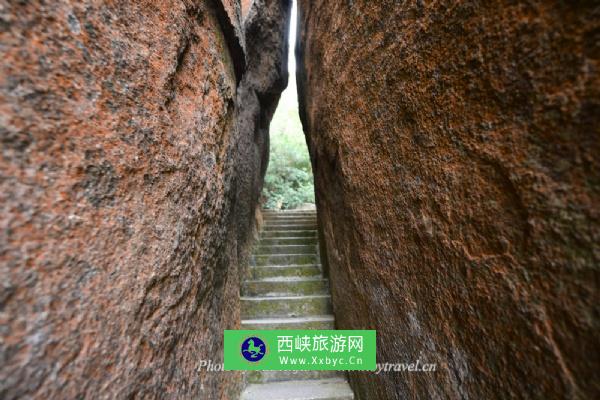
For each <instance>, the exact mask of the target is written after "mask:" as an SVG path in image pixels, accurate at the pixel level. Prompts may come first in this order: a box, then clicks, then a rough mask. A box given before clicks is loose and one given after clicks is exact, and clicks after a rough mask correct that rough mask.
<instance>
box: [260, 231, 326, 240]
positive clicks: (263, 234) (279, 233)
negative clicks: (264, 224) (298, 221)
mask: <svg viewBox="0 0 600 400" xmlns="http://www.w3.org/2000/svg"><path fill="white" fill-rule="evenodd" d="M260 236H261V238H283V237H317V230H316V229H307V230H300V231H299V230H294V231H282V230H277V231H273V230H266V231H262V232H261V234H260Z"/></svg>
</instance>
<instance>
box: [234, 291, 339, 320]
mask: <svg viewBox="0 0 600 400" xmlns="http://www.w3.org/2000/svg"><path fill="white" fill-rule="evenodd" d="M241 301H242V318H243V319H250V318H253V319H258V318H262V317H306V316H311V315H326V314H331V313H332V312H333V309H332V307H331V296H329V295H310V296H280V297H246V296H242V297H241Z"/></svg>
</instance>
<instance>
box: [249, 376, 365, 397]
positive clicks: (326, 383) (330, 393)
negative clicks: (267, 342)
mask: <svg viewBox="0 0 600 400" xmlns="http://www.w3.org/2000/svg"><path fill="white" fill-rule="evenodd" d="M352 399H354V395H353V393H352V389H350V385H348V383H347V382H346V380H345V379H343V378H331V379H319V380H305V381H286V382H277V383H269V384H253V385H249V386H248V387H247V388H246V390H244V392H243V393H242V397H241V400H352Z"/></svg>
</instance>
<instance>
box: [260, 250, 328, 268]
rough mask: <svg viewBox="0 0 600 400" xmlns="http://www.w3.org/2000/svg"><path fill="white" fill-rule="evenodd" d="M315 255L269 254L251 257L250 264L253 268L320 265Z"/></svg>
mask: <svg viewBox="0 0 600 400" xmlns="http://www.w3.org/2000/svg"><path fill="white" fill-rule="evenodd" d="M320 261H321V260H320V259H319V256H318V255H317V254H314V253H313V254H269V255H252V256H251V257H250V262H251V263H253V265H255V266H263V265H301V264H318V263H320Z"/></svg>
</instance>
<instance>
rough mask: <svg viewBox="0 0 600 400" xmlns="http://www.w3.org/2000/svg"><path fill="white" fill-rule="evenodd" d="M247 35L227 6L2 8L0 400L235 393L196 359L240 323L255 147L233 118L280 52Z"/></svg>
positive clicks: (244, 113) (280, 44)
mask: <svg viewBox="0 0 600 400" xmlns="http://www.w3.org/2000/svg"><path fill="white" fill-rule="evenodd" d="M255 3H256V5H253V7H254V6H256V7H265V5H266V4H268V5H269V7H270V8H269V12H266V13H265V14H266V15H269V18H271V19H273V18H275V17H274V16H273V15H272V14H271V13H273V12H278V11H280V12H282V14H280V15H279V16H278V18H279V21H280V26H281V27H285V26H286V21H287V12H288V11H287V10H286V9H285V7H279V8H277V7H272V6H271V5H272V4H273V3H277V4H281V5H286V4H287V2H285V1H272V2H269V1H265V2H255ZM257 18H258V17H257ZM255 24H256V22H255ZM255 24H254V25H255ZM245 31H246V29H245V27H244V26H243V24H242V21H241V8H240V2H239V0H227V1H222V2H221V1H219V0H206V1H191V0H185V1H176V0H167V1H162V2H151V1H128V2H108V1H100V2H99V1H80V2H72V1H55V2H45V1H30V2H9V1H0V54H1V55H2V67H1V70H0V71H1V72H0V140H1V143H2V154H1V158H0V171H1V175H0V210H1V211H0V212H1V216H0V277H1V279H0V285H1V286H0V327H1V328H0V337H1V341H0V397H1V398H3V399H17V398H70V399H75V398H98V397H101V398H206V399H217V398H221V399H226V398H232V399H233V398H235V396H236V392H237V389H238V387H237V386H238V384H239V382H240V380H239V376H238V375H234V374H224V373H208V372H207V371H206V370H205V369H204V370H198V367H199V363H200V360H201V359H207V358H210V359H212V361H213V362H215V363H218V362H220V361H221V357H222V350H221V348H222V340H223V335H222V331H223V329H226V328H235V327H236V323H237V321H239V295H238V293H239V281H240V273H239V271H238V265H244V264H245V261H244V259H245V257H246V256H247V247H248V237H249V235H250V232H251V230H252V225H253V211H254V209H255V206H256V198H257V197H258V193H259V191H260V186H261V184H262V182H261V181H262V171H264V169H265V167H264V164H265V163H266V162H267V157H266V146H267V145H268V140H267V138H266V135H267V132H266V130H265V129H256V130H255V129H253V128H252V129H247V128H244V129H240V126H241V124H243V123H245V120H247V119H252V118H254V119H256V120H261V121H263V125H264V123H265V122H264V119H265V118H268V117H269V115H270V110H271V108H272V104H271V103H273V102H276V98H277V96H278V91H279V90H281V89H282V88H283V86H284V85H285V82H282V80H281V79H280V78H279V77H280V76H283V75H284V72H285V71H284V70H283V68H284V66H285V60H284V58H283V57H285V54H286V53H285V46H286V41H285V40H284V38H283V33H284V30H282V29H280V30H273V29H270V30H269V31H268V33H273V34H276V35H279V37H278V38H270V39H271V42H270V44H269V47H268V48H267V49H265V53H264V54H263V59H268V58H269V57H271V58H272V62H271V63H267V62H265V63H263V64H261V65H260V67H257V66H253V64H252V63H251V61H252V60H255V59H256V58H257V56H256V53H257V52H258V51H259V49H258V46H259V45H258V44H257V39H256V38H253V36H252V35H254V33H249V34H246V33H245ZM260 33H264V32H263V31H260ZM246 42H248V43H250V44H251V46H249V48H251V49H252V50H251V51H248V50H247V46H246ZM269 52H270V53H269ZM282 54H283V55H282ZM247 65H248V66H247ZM253 68H254V72H253ZM258 68H262V70H260V71H258V70H257V69H258ZM268 68H279V69H280V71H278V72H277V73H274V74H271V77H272V79H274V80H275V81H273V82H266V81H263V80H260V81H258V82H255V81H256V78H252V76H254V77H256V76H257V74H258V75H261V76H263V75H264V73H265V71H266V69H268ZM255 87H258V88H261V89H263V88H264V89H265V90H266V92H268V98H269V99H271V102H270V103H269V104H267V110H262V109H260V107H258V106H257V105H256V104H251V105H250V106H249V108H246V107H245V105H244V103H243V102H244V98H245V96H246V95H247V93H248V91H254V90H255V89H254V88H255Z"/></svg>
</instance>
